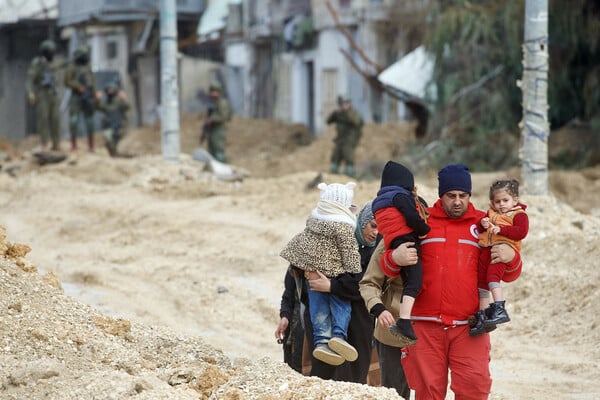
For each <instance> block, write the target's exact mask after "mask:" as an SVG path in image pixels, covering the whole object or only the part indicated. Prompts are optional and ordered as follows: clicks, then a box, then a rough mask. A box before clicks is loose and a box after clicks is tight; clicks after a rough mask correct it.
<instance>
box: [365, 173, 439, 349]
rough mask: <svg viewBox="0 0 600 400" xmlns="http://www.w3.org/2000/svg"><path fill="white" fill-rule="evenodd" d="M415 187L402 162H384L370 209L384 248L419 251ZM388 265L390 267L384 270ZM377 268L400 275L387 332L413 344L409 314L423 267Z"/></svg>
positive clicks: (422, 216) (424, 228)
mask: <svg viewBox="0 0 600 400" xmlns="http://www.w3.org/2000/svg"><path fill="white" fill-rule="evenodd" d="M423 203H424V201H423V200H422V199H419V197H418V196H417V195H416V190H415V178H414V176H413V174H412V172H410V170H409V169H408V168H406V167H405V166H404V165H402V164H398V163H396V162H393V161H388V162H387V164H386V165H385V167H384V168H383V172H382V174H381V188H380V189H379V191H378V192H377V197H376V198H375V200H373V204H372V206H371V207H372V209H373V215H375V221H376V222H377V229H378V230H379V232H380V233H381V234H382V235H383V242H384V244H385V248H386V249H395V248H397V247H398V246H399V245H400V244H402V243H405V242H413V243H414V244H415V248H416V249H417V252H420V245H419V239H420V238H422V237H424V236H425V235H427V233H428V232H429V230H430V228H429V226H428V225H427V223H426V222H425V221H426V218H427V215H426V211H425V207H426V206H427V205H426V204H423ZM388 268H391V269H388ZM381 270H382V271H383V273H384V274H385V275H386V276H388V277H395V276H398V274H400V276H402V282H403V286H404V287H403V290H402V298H401V302H400V317H399V318H398V320H397V321H396V324H395V325H392V326H391V327H390V331H391V333H392V334H393V335H394V336H396V337H398V339H399V340H400V341H401V342H402V343H403V344H404V345H405V346H408V345H414V344H415V343H416V340H417V337H416V335H415V333H414V330H413V328H412V324H411V321H410V314H411V311H412V307H413V304H414V302H415V298H416V297H417V294H418V293H419V291H420V290H421V284H422V281H423V278H422V275H423V270H422V268H421V262H420V261H417V263H416V264H415V265H409V266H406V267H402V268H401V269H400V270H399V271H398V268H396V269H394V268H393V267H391V264H389V263H386V262H383V263H382V268H381Z"/></svg>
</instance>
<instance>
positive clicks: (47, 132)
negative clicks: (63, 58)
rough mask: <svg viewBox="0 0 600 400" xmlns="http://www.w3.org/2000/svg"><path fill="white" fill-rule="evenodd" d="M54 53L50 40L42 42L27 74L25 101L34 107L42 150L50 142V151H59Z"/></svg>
mask: <svg viewBox="0 0 600 400" xmlns="http://www.w3.org/2000/svg"><path fill="white" fill-rule="evenodd" d="M55 52H56V44H55V43H54V42H53V41H52V40H44V41H43V42H42V43H41V45H40V48H39V55H38V56H37V57H35V58H34V59H33V60H32V61H31V64H30V66H29V70H28V72H27V84H26V89H27V100H28V101H29V104H30V105H32V106H35V115H36V124H37V130H38V132H39V133H40V137H41V143H42V148H43V149H44V150H45V149H47V147H48V142H49V141H50V142H52V150H59V143H60V134H59V117H58V108H59V101H58V92H57V90H56V79H55V76H54V70H53V68H52V59H53V58H54V53H55Z"/></svg>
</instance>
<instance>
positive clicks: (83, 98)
mask: <svg viewBox="0 0 600 400" xmlns="http://www.w3.org/2000/svg"><path fill="white" fill-rule="evenodd" d="M65 86H66V87H67V88H70V89H71V99H70V102H69V122H70V131H71V150H77V133H78V127H79V121H80V120H81V119H83V121H84V126H85V130H86V134H87V140H88V150H89V151H90V152H93V151H94V118H93V117H94V110H95V108H96V105H97V102H96V77H95V76H94V73H93V72H92V68H91V66H90V49H89V47H88V46H80V47H79V48H78V49H77V50H76V51H75V53H74V54H73V61H71V62H70V63H69V65H68V66H67V70H66V71H65Z"/></svg>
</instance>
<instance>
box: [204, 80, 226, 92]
mask: <svg viewBox="0 0 600 400" xmlns="http://www.w3.org/2000/svg"><path fill="white" fill-rule="evenodd" d="M208 90H210V91H213V90H215V91H217V92H219V93H221V92H222V91H223V86H221V84H220V83H219V82H213V83H211V84H210V86H209V87H208Z"/></svg>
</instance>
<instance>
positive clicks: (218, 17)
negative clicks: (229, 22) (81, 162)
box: [196, 0, 242, 41]
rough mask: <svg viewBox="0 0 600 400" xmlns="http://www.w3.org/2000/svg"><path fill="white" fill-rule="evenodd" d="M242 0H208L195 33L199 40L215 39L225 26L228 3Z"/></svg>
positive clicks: (237, 2) (236, 2)
mask: <svg viewBox="0 0 600 400" xmlns="http://www.w3.org/2000/svg"><path fill="white" fill-rule="evenodd" d="M241 2H242V0H209V2H208V6H207V7H206V9H205V10H204V12H203V13H202V16H201V17H200V22H199V23H198V29H197V31H196V33H197V34H198V37H199V38H200V40H201V41H205V40H211V39H217V38H218V37H219V35H220V31H221V30H222V29H224V28H225V22H226V19H227V15H228V14H229V4H230V3H231V4H239V3H241Z"/></svg>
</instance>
